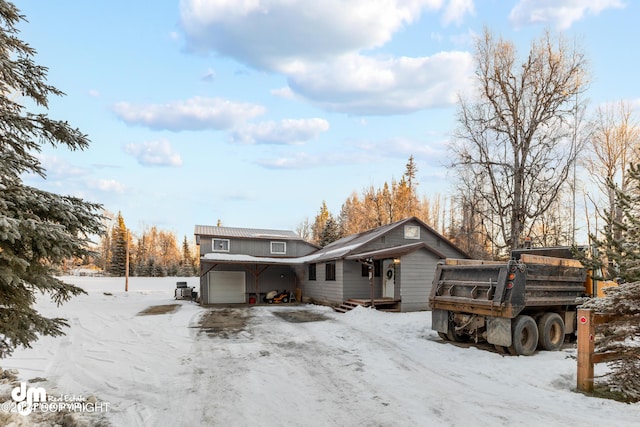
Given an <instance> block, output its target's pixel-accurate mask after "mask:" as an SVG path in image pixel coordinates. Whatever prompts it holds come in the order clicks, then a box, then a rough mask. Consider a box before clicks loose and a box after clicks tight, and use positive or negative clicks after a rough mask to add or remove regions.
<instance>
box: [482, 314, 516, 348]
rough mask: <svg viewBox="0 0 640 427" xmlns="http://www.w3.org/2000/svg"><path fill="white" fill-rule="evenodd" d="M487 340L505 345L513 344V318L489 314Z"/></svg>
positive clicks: (490, 342)
mask: <svg viewBox="0 0 640 427" xmlns="http://www.w3.org/2000/svg"><path fill="white" fill-rule="evenodd" d="M487 342H488V343H489V344H494V345H499V346H503V347H510V346H511V344H512V343H511V319H509V318H506V317H493V316H487Z"/></svg>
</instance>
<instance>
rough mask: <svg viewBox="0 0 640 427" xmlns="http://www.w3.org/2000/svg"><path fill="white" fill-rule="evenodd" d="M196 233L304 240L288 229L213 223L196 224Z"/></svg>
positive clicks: (200, 234)
mask: <svg viewBox="0 0 640 427" xmlns="http://www.w3.org/2000/svg"><path fill="white" fill-rule="evenodd" d="M194 234H195V235H196V236H212V237H234V238H239V239H266V240H273V239H281V240H302V238H301V237H300V236H298V235H297V234H296V233H295V232H293V231H288V230H267V229H260V228H236V227H215V226H211V225H196V227H195V231H194Z"/></svg>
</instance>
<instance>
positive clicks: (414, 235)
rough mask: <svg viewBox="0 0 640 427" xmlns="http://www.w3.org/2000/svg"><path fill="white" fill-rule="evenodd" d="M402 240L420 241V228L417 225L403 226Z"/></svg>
mask: <svg viewBox="0 0 640 427" xmlns="http://www.w3.org/2000/svg"><path fill="white" fill-rule="evenodd" d="M404 238H405V239H416V240H419V239H420V227H418V226H417V225H405V226H404Z"/></svg>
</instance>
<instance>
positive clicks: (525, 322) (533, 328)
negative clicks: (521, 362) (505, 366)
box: [509, 315, 538, 356]
mask: <svg viewBox="0 0 640 427" xmlns="http://www.w3.org/2000/svg"><path fill="white" fill-rule="evenodd" d="M511 333H512V338H511V342H512V344H511V347H509V352H510V353H511V354H514V355H522V356H530V355H532V354H533V353H534V352H535V351H536V348H537V347H538V325H537V324H536V321H535V320H533V318H532V317H531V316H525V315H520V316H518V317H516V318H515V319H513V324H512V326H511Z"/></svg>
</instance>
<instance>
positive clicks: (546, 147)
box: [452, 30, 588, 250]
mask: <svg viewBox="0 0 640 427" xmlns="http://www.w3.org/2000/svg"><path fill="white" fill-rule="evenodd" d="M476 81H477V89H478V92H477V94H476V96H475V97H474V98H471V99H463V98H462V97H461V98H460V101H459V102H460V103H459V117H458V122H459V125H460V127H459V129H458V131H457V134H456V137H457V138H456V141H455V143H454V144H453V146H452V147H453V151H454V156H455V161H454V166H455V167H457V168H461V169H462V170H464V171H465V172H466V173H461V174H460V184H461V185H462V186H463V187H464V188H467V189H473V193H474V194H478V195H479V196H480V197H481V199H482V200H483V203H482V207H483V209H482V211H480V212H479V214H480V215H481V216H482V221H483V223H484V224H485V227H486V228H487V229H493V230H495V233H496V234H495V235H491V236H489V237H490V238H491V240H492V243H493V244H494V245H495V247H497V248H501V249H503V250H508V249H512V248H515V247H517V246H518V245H519V242H520V239H521V237H522V236H523V233H524V231H525V230H527V229H530V228H531V227H532V224H533V223H535V222H536V221H537V219H538V218H539V217H541V215H543V214H544V213H545V212H546V211H547V210H548V209H549V207H550V206H551V205H552V204H553V203H554V201H555V199H556V197H557V196H558V194H559V192H560V191H561V189H562V187H563V185H565V183H566V180H567V177H568V175H569V172H570V171H571V166H572V165H573V162H574V161H575V159H576V153H577V151H578V144H579V142H578V141H577V139H576V138H572V131H573V129H572V126H573V122H574V120H573V118H574V114H575V111H576V108H575V105H576V102H577V99H578V95H579V94H581V93H583V92H584V90H585V89H586V87H587V84H588V75H587V64H586V60H585V57H584V55H583V54H582V53H581V52H580V51H578V50H577V49H575V48H569V47H568V46H567V44H566V43H565V42H564V40H562V39H561V38H557V39H555V38H554V37H552V35H551V34H550V33H549V32H546V33H545V34H544V36H543V37H542V38H541V39H540V40H537V41H534V42H533V43H532V45H531V49H530V51H529V53H528V55H527V57H526V58H525V60H524V61H523V62H522V63H520V62H518V59H517V52H516V49H515V46H514V45H513V43H511V42H509V41H506V40H503V39H502V38H498V39H496V38H494V36H493V35H492V34H491V33H490V32H489V31H488V30H485V32H484V34H483V35H482V37H480V38H479V39H478V40H477V44H476Z"/></svg>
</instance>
